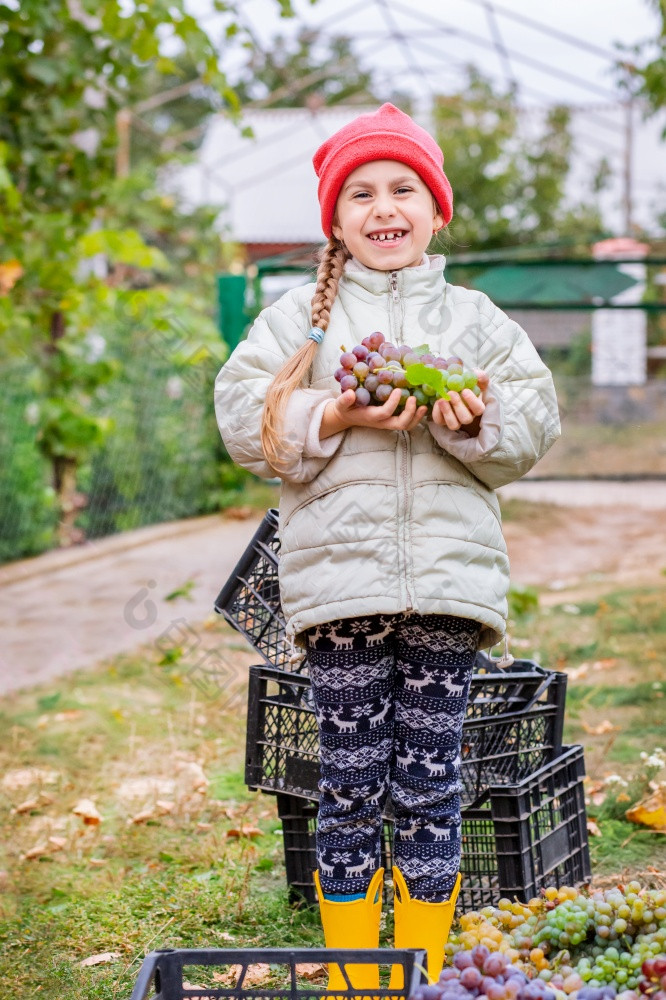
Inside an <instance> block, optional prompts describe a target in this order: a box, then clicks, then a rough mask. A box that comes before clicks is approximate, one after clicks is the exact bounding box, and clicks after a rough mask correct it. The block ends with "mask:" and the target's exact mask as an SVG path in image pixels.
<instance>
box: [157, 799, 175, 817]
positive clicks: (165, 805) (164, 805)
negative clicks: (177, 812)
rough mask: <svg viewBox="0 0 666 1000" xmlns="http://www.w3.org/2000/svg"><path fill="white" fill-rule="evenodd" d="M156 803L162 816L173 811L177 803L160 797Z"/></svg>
mask: <svg viewBox="0 0 666 1000" xmlns="http://www.w3.org/2000/svg"><path fill="white" fill-rule="evenodd" d="M155 805H156V807H157V811H158V812H159V813H161V815H162V816H165V815H166V814H167V813H170V812H173V810H174V809H175V808H176V803H175V802H169V801H168V800H167V799H158V800H157V802H156V803H155Z"/></svg>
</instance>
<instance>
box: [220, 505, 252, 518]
mask: <svg viewBox="0 0 666 1000" xmlns="http://www.w3.org/2000/svg"><path fill="white" fill-rule="evenodd" d="M254 513H255V511H254V508H252V507H227V508H226V509H225V511H224V517H229V518H231V520H232V521H247V519H248V518H249V517H252V515H253V514H254Z"/></svg>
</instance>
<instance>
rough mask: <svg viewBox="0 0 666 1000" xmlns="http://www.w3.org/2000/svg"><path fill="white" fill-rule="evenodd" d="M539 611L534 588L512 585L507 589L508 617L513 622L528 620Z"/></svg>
mask: <svg viewBox="0 0 666 1000" xmlns="http://www.w3.org/2000/svg"><path fill="white" fill-rule="evenodd" d="M538 610H539V593H538V591H537V590H536V588H535V587H530V586H526V585H524V584H520V583H513V584H511V587H510V588H509V617H510V618H512V619H513V620H514V621H519V622H524V621H527V620H529V619H530V618H531V617H532V616H533V615H534V614H535V613H536V612H537V611H538Z"/></svg>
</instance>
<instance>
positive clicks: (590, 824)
mask: <svg viewBox="0 0 666 1000" xmlns="http://www.w3.org/2000/svg"><path fill="white" fill-rule="evenodd" d="M587 832H588V833H591V834H592V836H593V837H600V836H601V829H600V828H599V825H598V824H597V823H595V822H594V820H593V819H588V821H587Z"/></svg>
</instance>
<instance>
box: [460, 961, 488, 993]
mask: <svg viewBox="0 0 666 1000" xmlns="http://www.w3.org/2000/svg"><path fill="white" fill-rule="evenodd" d="M482 978H483V977H482V976H481V973H480V971H479V969H478V968H477V967H476V965H470V966H469V967H468V968H467V969H463V970H462V972H461V973H460V982H461V983H462V984H463V986H464V987H465V989H466V990H473V989H476V988H477V987H479V986H480V985H481V980H482Z"/></svg>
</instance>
